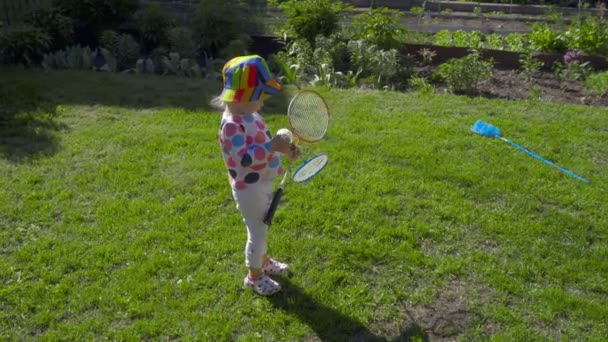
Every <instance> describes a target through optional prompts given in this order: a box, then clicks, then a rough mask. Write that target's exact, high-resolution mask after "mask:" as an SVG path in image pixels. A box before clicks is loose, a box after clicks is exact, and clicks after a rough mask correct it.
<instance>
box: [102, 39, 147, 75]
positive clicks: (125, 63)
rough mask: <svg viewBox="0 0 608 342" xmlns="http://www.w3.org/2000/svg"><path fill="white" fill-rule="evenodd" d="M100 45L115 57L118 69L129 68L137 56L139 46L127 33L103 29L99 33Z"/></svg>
mask: <svg viewBox="0 0 608 342" xmlns="http://www.w3.org/2000/svg"><path fill="white" fill-rule="evenodd" d="M101 46H102V47H103V48H105V49H106V50H108V51H109V52H110V53H111V54H112V56H114V57H115V58H116V63H117V67H118V69H120V70H122V69H129V68H131V66H133V64H134V63H135V62H136V61H137V59H138V58H139V54H140V46H139V44H138V43H137V42H136V41H135V39H134V38H133V37H132V36H131V35H129V34H119V33H117V32H115V31H110V30H107V31H104V32H103V33H102V35H101Z"/></svg>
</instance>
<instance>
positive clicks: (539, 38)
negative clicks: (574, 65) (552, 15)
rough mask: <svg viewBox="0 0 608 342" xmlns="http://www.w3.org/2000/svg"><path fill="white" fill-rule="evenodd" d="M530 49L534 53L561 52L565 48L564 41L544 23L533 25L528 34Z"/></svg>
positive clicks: (561, 36)
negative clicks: (534, 51)
mask: <svg viewBox="0 0 608 342" xmlns="http://www.w3.org/2000/svg"><path fill="white" fill-rule="evenodd" d="M528 37H529V39H530V47H531V48H532V49H534V50H536V51H545V52H563V51H565V50H566V48H567V44H566V40H565V39H564V36H563V35H561V34H560V33H558V32H556V31H554V30H553V29H552V28H551V27H550V26H549V25H548V24H546V23H535V24H534V25H532V32H531V33H530V34H529V36H528Z"/></svg>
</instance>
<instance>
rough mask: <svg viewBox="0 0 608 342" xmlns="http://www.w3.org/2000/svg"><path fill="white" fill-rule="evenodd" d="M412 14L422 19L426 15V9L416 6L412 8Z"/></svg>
mask: <svg viewBox="0 0 608 342" xmlns="http://www.w3.org/2000/svg"><path fill="white" fill-rule="evenodd" d="M410 13H412V14H413V15H415V16H418V17H422V16H423V15H424V8H423V7H420V6H414V7H412V8H410Z"/></svg>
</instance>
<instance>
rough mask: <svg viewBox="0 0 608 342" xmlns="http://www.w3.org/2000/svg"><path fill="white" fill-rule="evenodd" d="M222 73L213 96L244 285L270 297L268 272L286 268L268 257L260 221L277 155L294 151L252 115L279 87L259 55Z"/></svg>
mask: <svg viewBox="0 0 608 342" xmlns="http://www.w3.org/2000/svg"><path fill="white" fill-rule="evenodd" d="M222 76H223V78H224V90H223V91H222V93H221V95H220V96H219V97H218V98H217V100H219V101H221V102H223V107H224V114H223V116H222V123H221V126H220V132H219V140H220V145H221V148H222V154H223V156H224V161H225V163H226V167H227V169H228V178H229V181H230V185H231V186H232V196H233V197H234V200H235V201H236V207H237V209H238V210H239V211H240V212H241V214H242V216H243V222H244V223H245V225H246V226H247V244H246V246H245V261H246V265H247V268H248V270H249V272H248V274H247V276H246V277H245V280H244V285H245V286H250V287H252V288H253V290H254V291H255V292H256V293H258V294H260V295H272V294H274V293H277V292H278V291H280V290H281V286H280V285H279V284H278V283H277V282H276V281H274V280H273V279H271V278H270V277H269V275H281V274H285V273H287V272H288V270H289V266H288V265H287V264H284V263H281V262H278V261H276V260H274V259H272V258H270V257H269V256H268V254H267V242H266V241H267V235H268V226H267V225H266V224H264V223H263V222H262V220H263V218H264V214H265V213H266V210H267V209H268V207H269V205H270V202H271V200H272V193H273V185H274V181H275V179H276V177H277V176H279V175H281V174H283V167H282V165H281V158H280V155H282V154H286V155H287V156H288V157H289V158H291V159H296V158H297V157H298V154H299V152H298V150H297V149H296V148H295V145H293V144H292V142H291V139H290V137H289V135H288V134H277V136H275V137H274V138H273V137H272V135H271V134H270V131H269V130H268V128H267V126H266V123H265V122H264V119H262V117H261V116H260V114H258V111H259V110H260V109H261V108H262V106H263V105H264V99H266V98H268V97H270V96H271V95H272V94H274V93H276V92H277V91H279V90H280V89H281V86H280V85H279V83H277V82H276V81H275V80H273V79H272V78H271V77H270V72H269V70H268V65H267V64H266V61H264V59H263V58H262V57H260V56H257V55H250V56H241V57H236V58H233V59H232V60H230V61H228V62H227V63H226V64H225V65H224V68H223V71H222Z"/></svg>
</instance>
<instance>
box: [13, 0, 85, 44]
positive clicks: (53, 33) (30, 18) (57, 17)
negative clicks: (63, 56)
mask: <svg viewBox="0 0 608 342" xmlns="http://www.w3.org/2000/svg"><path fill="white" fill-rule="evenodd" d="M23 21H24V22H25V23H27V24H30V25H32V26H33V27H37V28H39V29H41V30H42V31H44V32H46V33H47V34H48V35H49V39H50V46H49V50H51V51H56V50H61V49H63V48H65V47H67V46H68V45H69V44H71V43H72V40H73V38H74V22H73V20H72V19H71V18H70V17H68V16H66V15H65V14H64V13H63V12H62V11H61V9H59V8H57V7H53V6H48V5H42V6H39V7H36V8H34V9H33V10H32V11H30V12H28V13H26V14H25V15H24V18H23Z"/></svg>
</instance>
